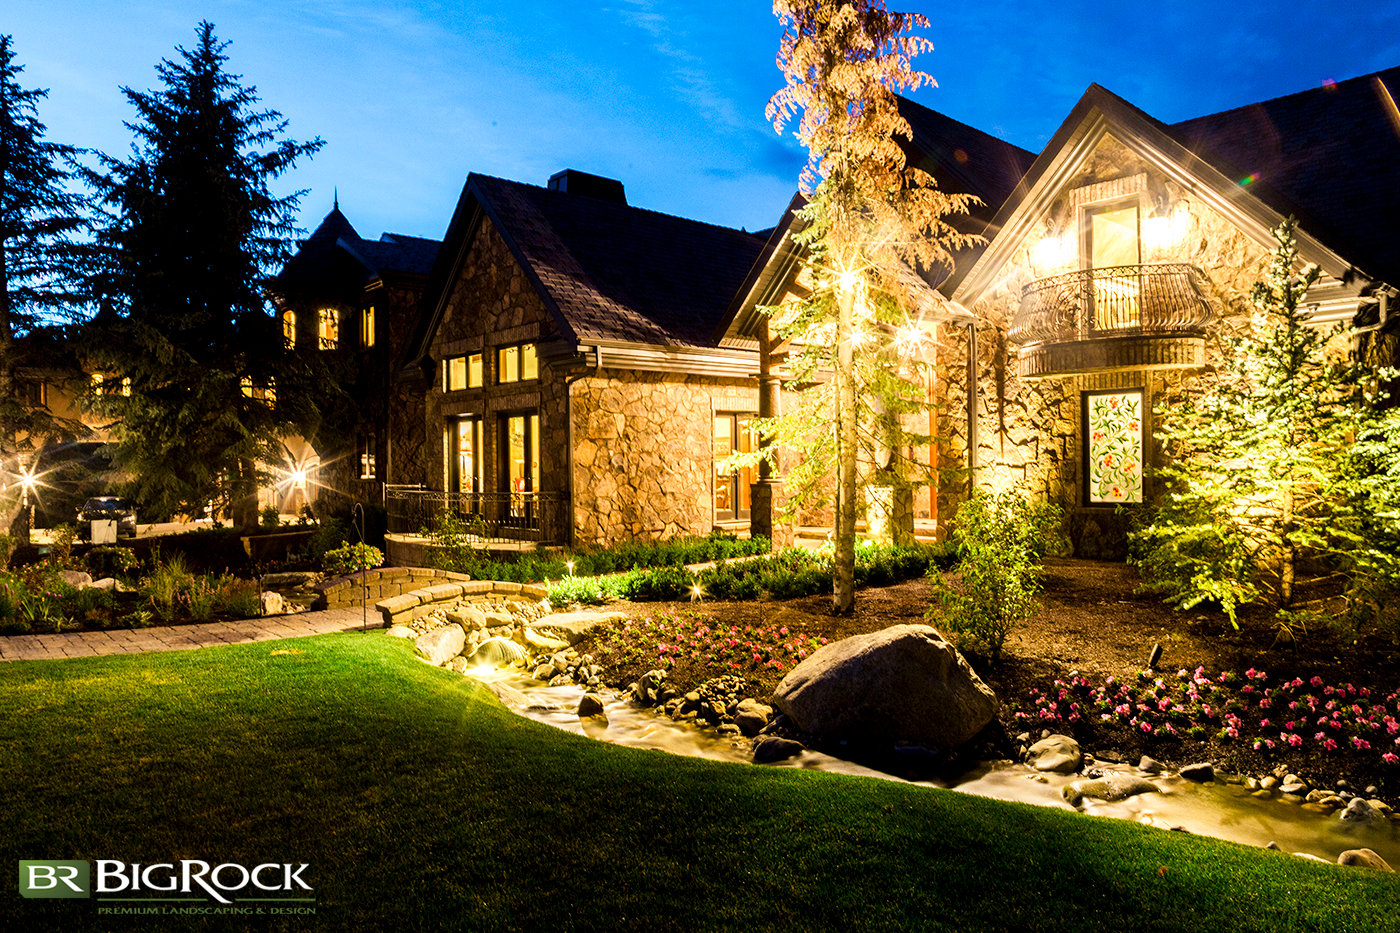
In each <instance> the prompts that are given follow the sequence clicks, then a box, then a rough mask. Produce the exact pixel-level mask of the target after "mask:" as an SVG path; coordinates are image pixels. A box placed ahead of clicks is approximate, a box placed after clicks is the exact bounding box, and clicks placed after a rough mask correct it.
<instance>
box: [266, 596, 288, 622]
mask: <svg viewBox="0 0 1400 933" xmlns="http://www.w3.org/2000/svg"><path fill="white" fill-rule="evenodd" d="M286 608H287V603H286V601H285V600H284V599H282V594H281V593H278V592H276V591H274V590H264V591H263V594H262V614H263V615H265V616H275V615H281V614H282V613H283V612H284V611H285V610H286Z"/></svg>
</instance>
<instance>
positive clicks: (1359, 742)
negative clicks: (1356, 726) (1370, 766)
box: [1351, 735, 1371, 751]
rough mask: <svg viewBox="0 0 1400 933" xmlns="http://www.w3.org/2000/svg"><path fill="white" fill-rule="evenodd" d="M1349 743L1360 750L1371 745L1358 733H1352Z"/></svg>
mask: <svg viewBox="0 0 1400 933" xmlns="http://www.w3.org/2000/svg"><path fill="white" fill-rule="evenodd" d="M1351 744H1352V745H1354V746H1356V747H1357V748H1358V749H1360V750H1362V751H1365V750H1366V749H1368V748H1370V747H1371V743H1370V742H1368V741H1366V740H1365V739H1363V738H1361V737H1360V736H1359V735H1354V736H1352V737H1351Z"/></svg>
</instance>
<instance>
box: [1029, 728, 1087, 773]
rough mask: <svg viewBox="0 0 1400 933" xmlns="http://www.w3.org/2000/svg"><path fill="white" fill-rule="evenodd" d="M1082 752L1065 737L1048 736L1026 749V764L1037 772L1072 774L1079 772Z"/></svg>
mask: <svg viewBox="0 0 1400 933" xmlns="http://www.w3.org/2000/svg"><path fill="white" fill-rule="evenodd" d="M1083 760H1084V752H1083V751H1082V750H1081V749H1080V748H1079V743H1078V742H1076V741H1075V740H1074V739H1072V738H1070V737H1069V736H1067V735H1050V736H1046V737H1045V738H1043V739H1041V740H1040V741H1039V742H1036V743H1035V744H1034V745H1032V746H1031V747H1030V748H1028V749H1026V764H1028V765H1030V766H1031V767H1032V768H1034V769H1035V770H1037V771H1054V772H1057V773H1059V774H1073V773H1074V772H1075V771H1078V770H1079V765H1080V764H1081V763H1082V762H1083Z"/></svg>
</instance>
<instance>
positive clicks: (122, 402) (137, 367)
mask: <svg viewBox="0 0 1400 933" xmlns="http://www.w3.org/2000/svg"><path fill="white" fill-rule="evenodd" d="M197 35H198V41H197V42H196V44H195V46H194V47H193V49H190V50H186V49H185V48H183V47H178V48H177V50H176V51H177V52H178V53H179V54H178V57H177V58H176V59H175V60H174V61H171V60H168V59H167V60H164V61H162V62H161V63H160V64H159V65H158V66H157V68H156V71H157V74H158V75H159V76H160V79H161V82H162V84H163V86H162V88H161V89H160V90H156V91H149V92H139V91H134V90H132V89H130V88H123V89H122V90H123V93H125V95H126V97H127V99H128V100H129V101H130V102H131V104H132V105H133V106H134V107H135V108H136V112H137V119H136V120H135V121H134V122H132V123H131V124H129V126H130V127H131V129H132V130H133V132H134V133H135V134H136V139H135V141H134V143H133V147H132V154H131V156H130V157H129V158H128V159H126V160H118V159H115V158H111V157H106V156H104V157H103V158H102V171H100V172H93V173H90V174H89V180H90V181H91V183H92V184H93V185H94V186H95V188H96V189H97V191H98V192H99V194H100V195H101V198H102V201H101V204H102V207H103V214H104V216H103V218H102V224H103V226H102V229H101V231H100V235H99V237H98V243H99V246H100V248H101V249H102V251H103V254H104V256H105V259H106V262H105V264H104V266H103V268H102V269H101V270H100V272H99V273H98V275H97V286H98V287H97V290H98V292H99V294H101V295H102V296H103V298H104V299H105V304H104V307H103V309H102V310H101V311H100V312H99V314H98V315H97V318H96V320H95V322H94V325H95V326H94V327H93V328H91V331H90V338H91V339H90V340H89V341H88V346H89V348H90V352H91V353H92V355H93V357H94V358H95V359H96V360H97V361H99V363H100V365H101V366H102V367H103V368H104V369H105V370H106V371H107V373H108V378H109V380H116V381H109V384H110V385H112V386H118V387H119V389H118V390H117V391H113V392H108V393H107V394H105V395H102V396H100V397H98V398H97V399H96V401H97V403H98V404H99V405H100V407H101V408H102V410H103V411H105V412H108V413H109V414H110V415H111V416H112V417H113V418H114V419H115V424H114V430H115V431H116V433H117V438H118V440H117V445H116V449H115V455H114V460H115V462H116V464H117V465H118V466H119V467H120V468H122V469H124V470H125V471H127V472H128V473H129V474H130V475H131V476H132V478H133V479H132V492H133V494H134V495H135V497H136V498H137V499H138V500H139V501H141V502H143V504H144V505H145V506H146V507H147V508H148V509H154V510H155V511H157V512H192V513H198V512H199V511H200V510H201V509H202V508H203V506H205V505H206V504H208V503H209V502H211V501H212V502H215V503H219V504H221V505H224V506H227V507H229V508H231V510H232V512H233V515H234V520H235V523H236V524H237V525H239V527H252V526H253V525H255V523H256V490H257V486H258V483H259V481H260V479H261V478H262V477H261V476H260V475H259V472H258V470H259V467H258V466H257V464H258V463H259V462H277V460H278V459H280V458H279V456H278V454H279V451H280V448H281V444H282V440H283V438H284V437H285V436H287V435H288V434H290V433H293V432H295V431H296V430H298V429H300V430H303V431H305V432H307V433H309V432H310V423H311V422H313V421H314V420H315V417H316V413H315V411H314V409H313V408H312V407H311V406H310V403H309V399H310V398H311V397H312V394H311V393H309V392H306V391H302V389H303V388H304V386H303V385H301V383H302V382H303V381H304V380H305V378H306V372H305V371H304V370H303V369H300V368H298V361H297V359H296V358H295V356H294V355H291V354H287V353H286V352H285V351H284V349H283V344H282V340H281V337H280V335H279V334H278V332H277V329H276V327H275V324H274V321H273V318H272V317H271V315H270V314H269V313H268V306H267V300H266V297H265V295H264V290H263V289H264V285H265V283H266V281H267V279H268V276H269V275H270V274H271V273H272V272H273V271H274V270H275V269H276V268H277V267H279V266H280V265H281V264H282V263H283V262H284V261H285V260H286V258H287V255H288V244H289V240H290V239H291V238H292V237H293V236H294V235H295V234H296V233H297V230H296V227H295V219H294V218H295V210H296V205H297V202H298V200H299V199H300V197H301V194H302V192H296V193H292V194H289V195H285V196H281V197H278V196H277V195H275V194H274V193H273V191H272V189H271V183H272V182H273V181H274V180H275V179H277V178H278V177H280V176H281V175H283V174H284V173H286V172H287V171H289V170H290V169H291V168H292V167H293V165H294V164H295V163H296V161H297V160H298V159H300V158H302V157H304V156H310V155H312V154H313V153H315V152H316V151H317V150H318V149H319V148H320V147H321V145H322V143H321V141H320V140H319V139H315V140H312V141H310V142H296V141H294V140H290V139H287V138H285V136H284V133H285V131H286V128H287V121H286V120H285V119H283V118H282V116H281V114H279V113H277V112H276V111H274V110H259V109H255V108H256V107H257V105H258V103H259V98H258V95H257V91H256V89H255V88H253V87H250V86H244V85H242V84H241V83H240V76H238V75H232V74H229V73H227V72H226V71H225V70H224V63H225V62H226V61H227V60H228V59H227V56H226V55H225V54H224V50H225V49H226V48H227V43H224V42H220V41H219V40H218V39H217V38H216V37H215V35H214V27H213V25H212V24H210V23H208V22H202V23H200V24H199V26H198V28H197ZM268 389H270V390H271V392H268V391H266V390H268Z"/></svg>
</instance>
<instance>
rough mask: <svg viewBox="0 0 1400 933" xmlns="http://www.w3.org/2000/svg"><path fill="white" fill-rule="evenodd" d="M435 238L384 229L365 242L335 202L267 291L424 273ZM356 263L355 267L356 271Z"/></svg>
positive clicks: (335, 287) (323, 288) (333, 287)
mask: <svg viewBox="0 0 1400 933" xmlns="http://www.w3.org/2000/svg"><path fill="white" fill-rule="evenodd" d="M441 245H442V244H441V243H440V242H439V241H437V240H429V239H425V238H423V237H415V236H407V235H405V234H401V233H386V234H384V235H382V236H381V237H380V238H379V239H378V240H366V239H364V238H363V237H361V236H360V235H359V233H357V232H356V231H355V228H354V226H353V225H352V224H351V223H350V221H349V220H348V219H346V217H345V215H344V214H342V213H341V212H340V205H339V204H337V205H336V206H335V207H333V208H331V212H330V213H329V214H327V215H326V216H325V219H324V220H322V221H321V223H320V224H319V225H318V226H317V227H316V230H315V231H314V232H313V233H312V234H311V236H309V237H307V238H306V239H305V240H304V241H302V244H301V247H300V248H299V249H298V250H297V252H296V255H294V256H292V258H291V259H290V260H288V261H287V264H286V265H285V266H283V267H282V271H281V272H279V273H278V274H277V277H276V278H274V279H273V280H272V283H271V289H272V291H273V292H275V293H277V294H279V295H283V296H286V295H290V294H294V293H299V292H300V293H316V292H327V291H329V292H332V293H333V292H336V291H341V290H343V289H344V288H345V287H346V285H347V284H350V285H353V287H354V288H359V287H361V286H363V284H364V283H365V282H368V281H370V280H372V279H375V278H379V277H382V276H383V275H384V274H385V273H391V274H392V273H398V274H402V275H427V274H428V272H429V271H431V269H432V267H433V262H434V260H435V259H436V258H437V253H438V248H439V247H440V246H441ZM347 264H350V270H349V271H350V272H351V273H353V272H355V271H358V272H359V273H360V276H361V277H360V278H359V280H358V281H354V282H348V279H349V276H348V275H347V269H346V266H347ZM356 267H358V269H356Z"/></svg>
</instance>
